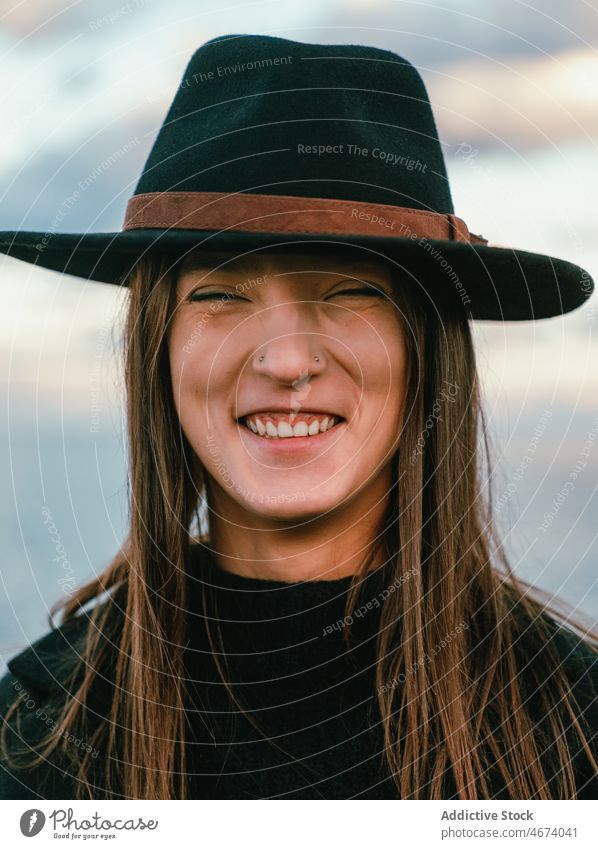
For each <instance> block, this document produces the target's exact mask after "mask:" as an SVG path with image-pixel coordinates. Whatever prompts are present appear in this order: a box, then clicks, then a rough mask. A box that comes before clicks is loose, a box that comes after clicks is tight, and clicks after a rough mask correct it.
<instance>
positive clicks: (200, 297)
mask: <svg viewBox="0 0 598 849" xmlns="http://www.w3.org/2000/svg"><path fill="white" fill-rule="evenodd" d="M212 298H214V299H215V298H218V299H219V300H221V301H222V300H225V301H230V300H233V299H236V300H239V296H238V295H235V293H234V292H192V293H191V294H190V295H189V298H188V300H190V301H209V300H211V299H212Z"/></svg>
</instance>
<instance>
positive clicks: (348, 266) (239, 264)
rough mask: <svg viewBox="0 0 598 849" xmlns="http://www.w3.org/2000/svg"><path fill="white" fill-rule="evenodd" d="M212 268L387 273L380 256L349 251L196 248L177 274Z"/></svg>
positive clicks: (257, 271)
mask: <svg viewBox="0 0 598 849" xmlns="http://www.w3.org/2000/svg"><path fill="white" fill-rule="evenodd" d="M210 269H216V270H217V271H218V272H219V273H220V272H223V273H226V272H231V273H235V274H239V273H256V274H258V273H272V274H276V273H281V272H287V273H288V272H289V271H309V270H315V271H330V272H338V271H341V272H347V273H350V272H352V273H354V274H355V273H357V272H364V271H377V272H379V273H388V272H389V271H390V265H389V263H387V262H385V261H384V259H383V258H380V257H377V256H371V255H366V254H364V253H363V252H357V251H355V252H353V251H339V250H335V251H280V250H272V249H268V250H259V251H251V252H250V253H244V254H239V253H236V252H227V251H203V250H196V251H192V252H191V253H189V254H187V255H186V256H185V257H184V259H183V260H182V261H181V265H180V274H181V275H182V274H186V273H188V272H195V271H206V270H210Z"/></svg>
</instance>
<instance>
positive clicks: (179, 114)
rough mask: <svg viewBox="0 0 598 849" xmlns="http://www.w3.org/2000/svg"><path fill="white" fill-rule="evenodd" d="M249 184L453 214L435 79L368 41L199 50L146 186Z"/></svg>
mask: <svg viewBox="0 0 598 849" xmlns="http://www.w3.org/2000/svg"><path fill="white" fill-rule="evenodd" d="M165 191H166V192H209V191H213V192H247V193H257V194H269V195H292V196H304V197H320V198H322V197H327V198H338V199H345V200H358V201H364V202H370V203H385V204H392V205H395V206H401V207H409V208H412V209H424V210H429V211H435V212H441V213H453V212H454V209H453V203H452V199H451V194H450V188H449V184H448V179H447V174H446V168H445V163H444V157H443V154H442V148H441V145H440V141H439V139H438V133H437V129H436V124H435V121H434V116H433V114H432V109H431V106H430V101H429V98H428V95H427V92H426V88H425V85H424V82H423V80H422V78H421V76H420V75H419V73H418V71H417V69H416V68H415V67H414V66H413V65H412V64H411V63H410V62H409V61H407V60H406V59H404V58H402V57H401V56H398V55H397V54H395V53H393V52H391V51H388V50H382V49H380V48H376V47H369V46H363V45H350V44H346V45H323V44H306V43H303V42H298V41H292V40H290V39H284V38H276V37H272V36H262V35H230V36H225V37H220V38H217V39H212V40H211V41H208V42H206V43H205V44H203V45H202V46H201V47H200V48H199V49H198V50H196V51H195V53H194V54H193V56H192V57H191V59H190V61H189V63H188V65H187V68H186V70H185V72H184V74H183V77H182V80H181V82H180V85H179V86H178V89H177V91H176V94H175V96H174V99H173V101H172V104H171V106H170V109H169V111H168V114H167V116H166V118H165V120H164V123H163V125H162V127H161V129H160V131H159V133H158V136H157V137H156V140H155V142H154V145H153V147H152V150H151V151H150V155H149V157H148V159H147V162H146V164H145V167H144V169H143V173H142V175H141V177H140V179H139V181H138V183H137V186H136V188H135V194H136V195H137V194H142V193H149V192H165Z"/></svg>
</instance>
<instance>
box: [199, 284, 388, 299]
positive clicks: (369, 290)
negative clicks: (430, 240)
mask: <svg viewBox="0 0 598 849" xmlns="http://www.w3.org/2000/svg"><path fill="white" fill-rule="evenodd" d="M337 295H370V296H372V295H373V296H374V297H378V298H380V297H388V295H387V293H386V292H384V291H383V290H382V289H378V288H376V286H374V285H370V286H364V287H361V288H355V289H342V290H341V291H340V292H333V293H332V295H330V297H331V298H334V297H336V296H337ZM216 298H218V299H219V300H225V301H230V300H244V299H243V298H239V295H236V294H235V293H234V292H201V291H200V292H192V293H191V294H190V295H189V298H188V300H189V301H195V302H197V301H209V300H212V299H216Z"/></svg>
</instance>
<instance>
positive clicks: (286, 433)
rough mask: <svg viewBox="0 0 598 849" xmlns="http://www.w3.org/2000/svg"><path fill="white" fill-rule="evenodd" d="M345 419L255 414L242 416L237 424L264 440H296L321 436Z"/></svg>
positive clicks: (322, 416) (339, 417)
mask: <svg viewBox="0 0 598 849" xmlns="http://www.w3.org/2000/svg"><path fill="white" fill-rule="evenodd" d="M344 421H345V419H344V418H343V417H342V416H335V415H331V414H329V415H326V414H305V413H290V414H286V415H285V414H284V413H255V414H253V415H250V416H240V417H239V418H238V419H237V423H238V424H240V425H243V426H244V427H246V428H247V429H248V430H250V431H251V432H252V433H253V434H255V436H259V437H262V438H263V439H296V438H301V437H313V436H319V435H320V434H322V433H326V432H327V431H329V430H332V429H333V428H334V427H336V426H337V425H339V424H342V423H343V422H344Z"/></svg>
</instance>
